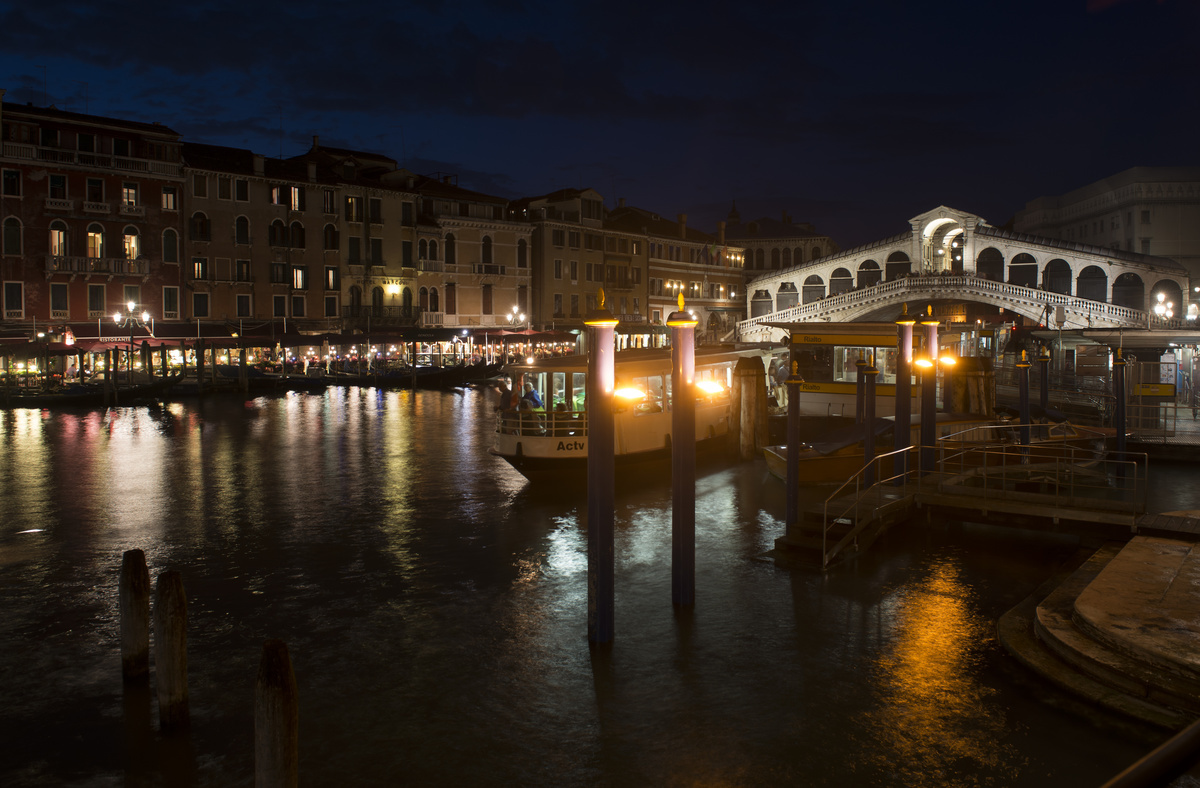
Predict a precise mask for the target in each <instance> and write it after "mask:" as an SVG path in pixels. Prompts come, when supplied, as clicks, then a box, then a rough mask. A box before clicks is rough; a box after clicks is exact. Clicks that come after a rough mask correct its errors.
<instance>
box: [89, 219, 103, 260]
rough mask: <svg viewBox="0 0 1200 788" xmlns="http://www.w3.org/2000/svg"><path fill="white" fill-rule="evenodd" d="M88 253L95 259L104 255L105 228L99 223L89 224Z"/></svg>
mask: <svg viewBox="0 0 1200 788" xmlns="http://www.w3.org/2000/svg"><path fill="white" fill-rule="evenodd" d="M87 255H88V257H90V258H92V259H93V260H98V259H100V258H101V257H103V256H104V230H103V229H102V228H101V227H100V225H98V224H93V225H89V226H88V232H87Z"/></svg>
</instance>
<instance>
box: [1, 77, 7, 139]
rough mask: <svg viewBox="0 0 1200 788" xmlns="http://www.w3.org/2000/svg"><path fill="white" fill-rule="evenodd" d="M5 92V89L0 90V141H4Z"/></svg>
mask: <svg viewBox="0 0 1200 788" xmlns="http://www.w3.org/2000/svg"><path fill="white" fill-rule="evenodd" d="M7 92H8V90H7V89H6V88H0V140H3V139H4V94H5V93H7Z"/></svg>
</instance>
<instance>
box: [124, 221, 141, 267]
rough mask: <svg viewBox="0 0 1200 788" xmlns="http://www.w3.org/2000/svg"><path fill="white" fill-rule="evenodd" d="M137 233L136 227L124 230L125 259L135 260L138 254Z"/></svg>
mask: <svg viewBox="0 0 1200 788" xmlns="http://www.w3.org/2000/svg"><path fill="white" fill-rule="evenodd" d="M139 246H140V244H139V243H138V231H137V228H136V227H126V228H125V259H126V260H136V259H137V258H138V254H139Z"/></svg>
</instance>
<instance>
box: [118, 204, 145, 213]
mask: <svg viewBox="0 0 1200 788" xmlns="http://www.w3.org/2000/svg"><path fill="white" fill-rule="evenodd" d="M120 214H121V215H122V216H145V215H146V206H144V205H130V204H129V203H124V202H123V203H121V208H120Z"/></svg>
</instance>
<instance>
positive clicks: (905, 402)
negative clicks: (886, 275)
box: [892, 304, 917, 487]
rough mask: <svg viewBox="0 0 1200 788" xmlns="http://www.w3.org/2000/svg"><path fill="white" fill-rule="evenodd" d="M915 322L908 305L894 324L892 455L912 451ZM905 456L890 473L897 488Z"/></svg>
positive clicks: (904, 468) (904, 469)
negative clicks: (893, 440) (910, 449)
mask: <svg viewBox="0 0 1200 788" xmlns="http://www.w3.org/2000/svg"><path fill="white" fill-rule="evenodd" d="M916 322H917V321H915V320H913V319H912V318H911V317H909V316H908V304H905V305H904V307H903V312H902V314H901V315H900V319H899V320H897V321H896V343H897V345H896V406H895V411H894V412H895V415H896V426H895V428H894V435H895V443H894V445H893V446H892V448H894V449H895V450H896V451H902V450H904V449H909V448H911V447H912V360H913V357H912V339H913V324H914V323H916ZM908 454H909V453H908V452H907V451H904V452H903V453H902V454H897V455H896V459H895V461H894V465H893V473H894V474H895V476H896V486H897V487H899V486H901V485H903V484H904V481H905V479H906V477H907V475H908Z"/></svg>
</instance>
